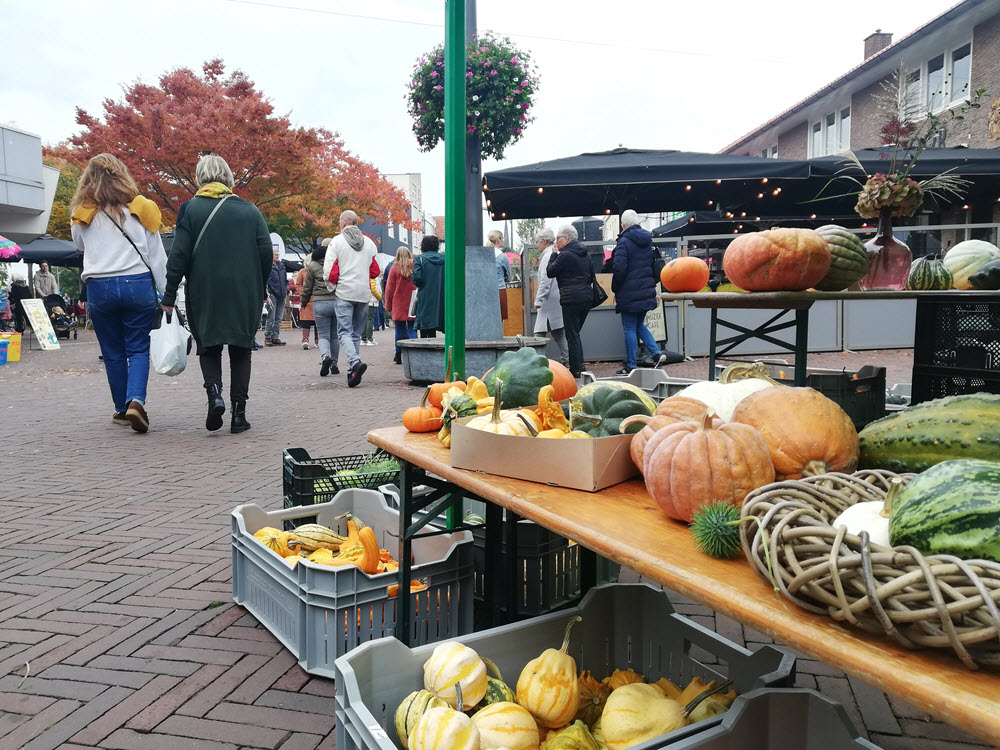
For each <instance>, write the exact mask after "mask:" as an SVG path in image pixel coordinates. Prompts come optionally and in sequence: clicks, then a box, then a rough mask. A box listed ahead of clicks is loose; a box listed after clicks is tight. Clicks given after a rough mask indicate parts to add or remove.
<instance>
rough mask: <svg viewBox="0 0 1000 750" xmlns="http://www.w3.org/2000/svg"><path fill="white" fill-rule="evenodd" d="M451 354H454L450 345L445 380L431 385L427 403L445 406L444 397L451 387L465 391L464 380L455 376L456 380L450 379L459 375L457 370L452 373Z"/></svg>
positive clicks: (438, 406) (439, 407) (439, 406)
mask: <svg viewBox="0 0 1000 750" xmlns="http://www.w3.org/2000/svg"><path fill="white" fill-rule="evenodd" d="M451 356H452V351H451V347H450V346H449V347H448V359H447V362H446V363H445V367H444V382H443V383H434V385H432V386H431V387H430V390H428V391H427V403H429V404H430V405H431V406H434V407H437V408H438V409H441V408H443V407H442V406H441V401H442V400H443V399H444V394H446V393H447V392H448V389H449V388H458V390H460V391H462V392H463V393H464V392H465V381H464V380H458V378H455V380H449V378H451V377H454V376H456V375H458V373H457V372H456V373H452V371H451Z"/></svg>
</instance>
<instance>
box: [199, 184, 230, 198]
mask: <svg viewBox="0 0 1000 750" xmlns="http://www.w3.org/2000/svg"><path fill="white" fill-rule="evenodd" d="M232 194H233V189H232V188H231V187H229V186H228V185H223V184H222V183H221V182H210V183H208V184H207V185H202V186H201V189H200V190H198V192H197V193H195V196H196V197H197V196H199V195H200V196H201V197H202V198H222V197H223V196H226V195H232Z"/></svg>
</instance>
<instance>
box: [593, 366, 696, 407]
mask: <svg viewBox="0 0 1000 750" xmlns="http://www.w3.org/2000/svg"><path fill="white" fill-rule="evenodd" d="M582 380H583V384H584V385H589V384H590V383H606V382H609V381H614V382H617V383H629V384H630V385H634V386H635V387H636V388H640V389H642V390H643V391H645V392H646V393H647V394H649V396H650V398H652V399H653V400H654V401H662V400H663V399H665V398H667V397H669V396H673V395H674V394H676V393H679V392H680V391H682V390H684V389H685V388H687V387H688V386H689V385H691V384H692V383H697V382H698V381H697V380H695V379H693V378H675V377H671V376H670V375H667V373H666V372H664V371H663V370H660V369H659V368H655V367H636V368H635V369H634V370H632V372H630V373H629V374H628V375H610V376H608V377H605V378H599V377H597V376H595V375H594V374H593V373H592V372H584V373H583V375H582Z"/></svg>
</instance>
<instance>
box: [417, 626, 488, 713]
mask: <svg viewBox="0 0 1000 750" xmlns="http://www.w3.org/2000/svg"><path fill="white" fill-rule="evenodd" d="M456 683H461V685H462V702H463V703H464V704H465V705H466V706H474V705H476V704H477V703H479V701H481V700H482V699H483V696H484V695H486V664H484V663H483V660H482V659H480V658H479V654H477V653H476V652H475V651H473V650H472V649H471V648H469V647H468V646H464V645H462V644H461V643H458V642H457V641H445V642H444V643H440V644H438V646H437V648H435V649H434V652H433V653H432V654H431V658H430V659H428V660H427V661H426V662H425V663H424V690H429V691H430V692H432V693H434V695H436V696H437V697H438V698H441V699H442V700H444V701H446V702H447V703H448V705H449V706H451V707H452V708H454V707H455V706H456V705H458V696H457V695H456V691H455V684H456Z"/></svg>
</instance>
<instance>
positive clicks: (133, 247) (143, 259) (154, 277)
mask: <svg viewBox="0 0 1000 750" xmlns="http://www.w3.org/2000/svg"><path fill="white" fill-rule="evenodd" d="M101 210H102V211H103V212H104V215H105V216H107V217H108V218H109V219H111V223H112V224H114V225H115V228H116V229H117V230H118V231H119V232H121V233H122V236H123V237H124V238H125V239H127V240H128V244H130V245H131V246H132V249H133V250H135V251H136V253H138V255H139V260H141V261H142V264H143V265H144V266H145V267H146V268H148V269H149V275H150V277H151V278H152V279H153V291H154V292H155V293H156V296H157V299H159V296H160V292H159V290H158V289H157V288H156V276H155V275H154V274H153V269H152V267H151V266H150V265H149V261H148V260H146V256H145V255H143V254H142V251H141V250H140V249H139V246H138V245H136V244H135V240H133V239H132V238H131V237H129V235H128V232H126V231H125V227H123V226H122V225H121V224H119V223H118V222H117V221H115V218H114V217H113V216H112V215H111V214H109V213H108V211H107V209H106V208H102V209H101Z"/></svg>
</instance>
